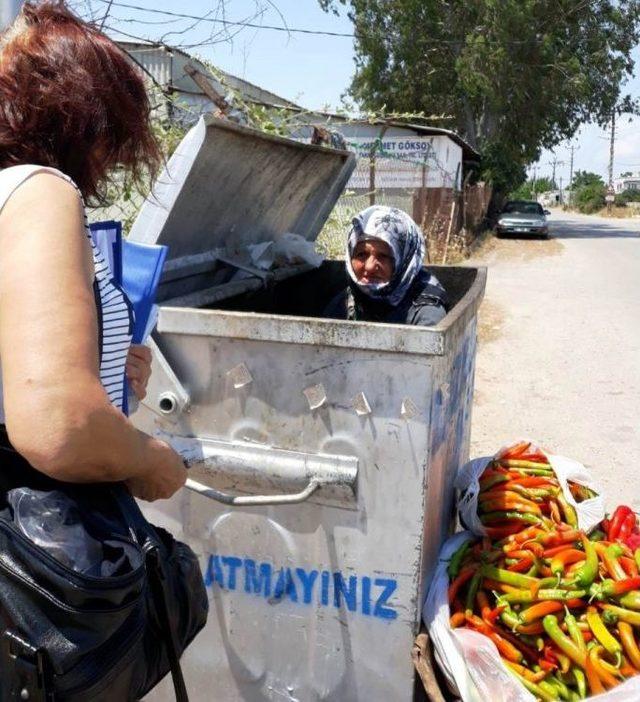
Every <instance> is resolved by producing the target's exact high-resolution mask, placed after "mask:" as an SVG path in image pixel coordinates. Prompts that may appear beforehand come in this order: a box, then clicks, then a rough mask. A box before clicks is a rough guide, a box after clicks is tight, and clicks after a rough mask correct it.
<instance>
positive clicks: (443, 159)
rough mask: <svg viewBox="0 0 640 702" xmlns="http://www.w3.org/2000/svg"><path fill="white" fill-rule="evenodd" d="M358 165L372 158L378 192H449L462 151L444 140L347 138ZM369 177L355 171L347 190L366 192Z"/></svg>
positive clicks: (455, 182)
mask: <svg viewBox="0 0 640 702" xmlns="http://www.w3.org/2000/svg"><path fill="white" fill-rule="evenodd" d="M347 145H348V147H349V149H351V150H352V151H355V152H356V153H357V154H358V158H359V160H361V163H362V162H363V161H364V162H368V160H369V159H370V157H371V155H372V153H374V154H375V158H376V164H375V181H376V182H375V185H376V187H377V188H420V187H428V188H443V187H444V188H446V187H448V188H451V187H457V186H458V178H459V172H460V163H461V153H462V152H461V149H460V147H458V145H457V144H454V143H453V142H452V141H451V140H450V139H449V138H448V137H446V136H429V137H419V136H385V137H383V138H382V139H380V138H377V139H373V138H371V137H365V136H362V137H353V136H350V137H348V138H347ZM369 184H370V173H369V170H368V169H367V168H363V167H359V168H357V169H356V170H355V171H354V173H353V175H352V177H351V181H350V182H349V185H348V187H351V188H355V189H362V188H365V189H366V188H368V187H369Z"/></svg>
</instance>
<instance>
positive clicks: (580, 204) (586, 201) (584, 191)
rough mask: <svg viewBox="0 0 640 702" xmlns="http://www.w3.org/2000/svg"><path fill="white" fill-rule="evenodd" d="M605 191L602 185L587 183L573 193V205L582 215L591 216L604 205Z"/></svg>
mask: <svg viewBox="0 0 640 702" xmlns="http://www.w3.org/2000/svg"><path fill="white" fill-rule="evenodd" d="M606 193H607V189H606V187H605V185H604V183H589V184H588V185H583V186H582V187H580V188H578V189H577V190H576V191H575V192H574V193H573V198H572V200H573V204H574V206H575V207H576V209H577V210H578V211H579V212H582V213H583V214H593V213H594V212H598V211H599V210H601V209H602V208H603V207H604V206H605V205H606V200H605V195H606Z"/></svg>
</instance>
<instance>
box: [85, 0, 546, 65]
mask: <svg viewBox="0 0 640 702" xmlns="http://www.w3.org/2000/svg"><path fill="white" fill-rule="evenodd" d="M99 2H102V3H109V0H99ZM111 4H112V5H113V7H121V8H124V9H127V10H136V11H138V12H148V13H150V14H156V15H164V16H165V17H174V18H176V19H188V20H195V21H197V22H210V23H212V24H222V25H224V26H227V25H228V26H232V27H249V28H252V29H268V30H271V31H274V32H286V33H287V34H312V35H316V36H326V37H342V38H346V39H355V38H357V35H356V34H354V33H351V32H331V31H328V30H319V29H304V28H302V27H286V26H284V27H278V26H277V25H272V24H258V23H256V22H247V21H234V20H226V19H219V18H214V17H207V16H201V15H190V14H186V13H183V12H173V11H171V10H158V9H156V8H152V7H142V6H141V5H132V4H130V3H125V2H117V1H116V0H111ZM127 21H134V22H135V21H137V20H133V19H128V20H127ZM139 23H140V24H145V22H144V21H143V20H139ZM543 41H544V38H543V37H536V38H535V39H510V40H508V41H506V42H504V43H505V44H510V45H514V46H515V45H528V44H540V43H543ZM430 43H431V44H436V45H443V46H446V45H450V44H454V45H458V44H460V39H430ZM194 46H198V44H194ZM522 65H528V64H522Z"/></svg>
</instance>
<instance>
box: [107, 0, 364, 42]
mask: <svg viewBox="0 0 640 702" xmlns="http://www.w3.org/2000/svg"><path fill="white" fill-rule="evenodd" d="M100 2H108V0H100ZM111 4H112V5H113V6H114V7H122V8H125V9H127V10H138V11H140V12H149V13H151V14H156V15H165V16H167V17H176V18H179V19H189V20H196V21H199V22H210V23H212V24H222V25H225V26H227V25H228V26H231V27H250V28H252V29H270V30H272V31H274V32H287V33H291V34H293V33H296V34H316V35H321V36H328V37H346V38H349V39H353V38H354V37H355V35H354V34H351V33H346V32H329V31H321V30H316V29H301V28H294V27H278V26H276V25H271V24H257V23H255V22H235V21H232V20H225V19H218V18H214V17H201V16H199V15H188V14H185V13H182V12H172V11H170V10H156V9H155V8H150V7H141V6H140V5H130V4H128V3H124V2H116V1H115V0H113V1H112V3H111ZM142 24H143V23H142Z"/></svg>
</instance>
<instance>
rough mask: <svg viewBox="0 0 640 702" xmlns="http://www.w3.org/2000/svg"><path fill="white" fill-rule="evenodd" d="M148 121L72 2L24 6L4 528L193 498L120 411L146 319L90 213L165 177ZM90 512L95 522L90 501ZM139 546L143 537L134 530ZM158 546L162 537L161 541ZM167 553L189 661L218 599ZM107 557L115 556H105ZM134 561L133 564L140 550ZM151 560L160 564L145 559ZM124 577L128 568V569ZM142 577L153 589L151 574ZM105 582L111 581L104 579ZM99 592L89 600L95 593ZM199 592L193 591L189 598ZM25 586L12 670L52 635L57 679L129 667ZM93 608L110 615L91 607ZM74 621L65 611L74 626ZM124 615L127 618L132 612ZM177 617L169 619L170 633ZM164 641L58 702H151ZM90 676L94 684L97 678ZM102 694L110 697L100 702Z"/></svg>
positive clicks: (6, 85) (157, 448) (6, 94)
mask: <svg viewBox="0 0 640 702" xmlns="http://www.w3.org/2000/svg"><path fill="white" fill-rule="evenodd" d="M149 114H150V105H149V100H148V97H147V94H146V90H145V86H144V83H143V80H142V78H141V76H140V75H139V73H138V71H137V70H136V68H135V67H134V66H133V65H132V63H131V62H130V61H129V60H128V58H127V57H126V55H125V54H124V53H123V52H122V51H121V50H120V49H119V48H118V47H117V46H116V44H114V43H113V42H112V41H111V40H110V39H109V38H107V37H106V36H104V35H103V34H102V33H100V31H98V30H97V29H96V28H95V27H93V26H91V25H89V24H86V23H84V22H82V21H81V20H80V19H79V18H77V17H76V16H75V15H73V13H71V12H70V11H69V10H68V9H67V8H66V6H65V4H64V2H62V1H61V0H46V1H44V2H27V3H25V5H24V7H23V9H22V12H21V14H20V15H19V17H18V18H17V19H16V21H15V22H14V24H13V25H12V26H11V27H10V28H9V29H7V30H6V31H5V32H4V33H3V34H1V35H0V364H1V370H2V376H1V378H2V384H1V387H0V391H1V394H0V517H1V518H2V519H1V520H0V522H2V523H4V522H3V521H2V520H5V519H7V518H8V519H9V520H10V519H11V511H10V510H9V504H11V505H12V506H13V507H14V510H15V505H14V503H13V502H11V497H10V494H9V493H10V491H13V490H14V489H16V488H18V489H21V488H28V489H29V490H32V491H34V492H35V491H43V490H44V491H49V492H47V494H52V492H55V491H59V492H61V493H62V494H64V495H69V494H72V495H74V496H77V495H80V496H87V497H86V499H87V502H86V503H83V504H84V505H85V513H88V514H89V515H90V516H91V515H93V514H96V515H98V516H100V515H102V516H104V515H103V511H104V510H106V509H107V505H109V504H111V503H109V499H110V498H109V496H110V495H116V493H117V495H125V502H126V504H127V505H129V507H132V509H133V511H135V510H136V509H137V508H136V507H135V503H134V502H133V500H132V499H131V495H133V496H135V497H139V498H142V499H145V500H156V499H159V498H168V497H170V496H171V495H173V494H174V493H175V492H176V491H177V490H178V489H179V488H180V487H182V485H183V484H184V482H185V479H186V469H185V466H184V463H183V461H182V459H181V458H180V456H179V455H178V454H177V453H176V452H175V451H174V450H173V449H172V448H171V447H170V446H169V445H168V444H167V443H165V442H163V441H160V440H159V439H156V438H153V437H151V436H148V435H146V434H144V433H142V432H140V431H138V430H137V429H136V428H135V427H134V426H133V425H132V424H131V423H130V421H129V420H128V419H127V417H126V416H125V415H124V414H123V412H122V411H121V408H122V389H123V384H124V377H125V372H126V371H125V367H126V365H127V356H128V354H129V361H131V356H130V352H129V347H130V343H131V330H132V314H131V311H130V304H129V302H128V300H127V299H126V296H125V295H124V293H123V291H122V290H121V289H120V288H119V287H117V286H116V285H115V283H114V282H113V280H112V277H111V273H110V271H109V268H108V265H107V264H106V263H105V261H104V259H103V258H102V256H101V254H100V253H99V251H98V250H97V249H96V248H94V247H93V244H92V242H91V238H90V236H89V234H88V228H87V225H86V217H85V212H84V202H85V201H93V202H100V201H103V200H104V193H105V189H106V185H107V184H108V178H109V174H110V172H112V171H113V169H115V168H118V169H120V170H128V171H129V172H130V174H131V176H132V177H133V178H134V179H140V178H141V177H142V176H143V175H144V176H147V175H149V174H151V175H153V174H154V173H155V171H156V169H157V166H158V164H159V161H160V151H159V148H158V145H157V143H156V141H155V139H154V137H153V134H152V131H151V126H150V121H149ZM148 365H149V358H148V356H145V355H144V354H142V355H140V353H138V362H137V363H130V364H129V366H130V367H129V371H128V374H129V377H130V380H131V381H132V382H131V384H132V386H133V389H134V390H136V391H137V394H139V395H142V394H144V386H145V384H146V379H147V369H146V366H148ZM123 484H124V485H126V486H127V487H128V490H129V492H127V491H126V490H125V488H123V487H122V485H123ZM92 486H93V487H92ZM119 491H120V492H119ZM129 493H130V494H129ZM8 495H9V497H7V496H8ZM82 499H85V498H84V497H82ZM114 499H115V498H114ZM118 499H119V498H118ZM76 503H77V505H79V506H82V505H80V500H76ZM118 504H119V503H118ZM86 505H91V507H90V508H89V507H87V506H86ZM103 508H104V509H103ZM105 513H106V512H105ZM137 514H138V515H139V512H138V513H137ZM120 516H122V515H120ZM97 518H98V517H96V519H97ZM100 518H102V517H100ZM13 519H14V520H15V514H14V516H13ZM135 519H138V517H137V516H136V517H135ZM139 520H142V521H140V522H139V523H140V524H142V526H141V527H140V529H141V530H144V529H146V528H147V527H150V525H148V523H146V522H145V521H144V520H143V518H142V516H141V515H139ZM136 525H138V522H136ZM145 525H146V526H145ZM125 527H126V523H125ZM3 528H4V527H3ZM136 528H138V526H136ZM150 529H153V527H150ZM2 533H3V534H4V532H2ZM10 533H13V532H10ZM124 533H125V535H126V534H129V533H132V532H131V530H130V529H129V531H127V529H126V528H125V529H124ZM141 533H142V532H141ZM144 533H147V532H144ZM153 534H154V535H155V537H154V538H156V537H158V532H153ZM2 538H3V539H4V540H2V541H0V560H2V561H4V560H5V555H4V554H5V553H6V552H7V549H9V548H10V547H11V537H10V538H9V539H6V538H4V537H2ZM158 538H160V541H161V542H162V543H163V544H164V546H163V548H164V551H163V553H164V554H165V555H166V554H169V557H170V558H174V559H175V563H174V561H172V563H173V565H172V566H171V568H173V569H174V571H175V573H177V575H176V577H175V578H174V580H173V581H171V584H170V589H171V588H172V591H173V592H174V596H173V602H172V601H170V602H169V603H168V604H166V603H165V605H164V609H163V610H158V611H165V612H168V614H167V616H166V617H164V618H165V619H167V618H173V621H174V623H175V622H176V621H177V622H178V625H179V638H180V641H179V644H180V647H179V648H180V650H178V652H177V653H178V654H179V653H180V652H181V650H182V648H183V647H184V645H186V643H188V641H189V640H190V639H191V638H192V637H193V636H194V635H195V633H196V632H197V630H198V629H199V628H200V627H201V626H203V625H204V619H205V618H206V609H207V602H206V595H205V593H204V588H203V586H202V578H201V575H200V573H199V569H198V565H197V560H196V559H195V556H194V555H193V554H192V553H191V552H190V551H189V550H188V549H187V547H185V546H184V545H180V544H176V542H173V540H172V539H171V537H170V536H169V535H165V536H162V537H158ZM16 539H17V542H18V543H19V544H24V541H23V540H21V539H20V538H18V537H16ZM104 543H105V544H106V543H108V542H106V541H105V542H104ZM138 543H139V541H138ZM171 544H173V546H171ZM20 548H25V547H24V545H22V546H20ZM110 548H111V547H110ZM154 548H156V547H155V546H154ZM106 552H107V547H106V545H105V546H104V549H103V554H104V553H106ZM174 552H175V553H179V554H180V556H179V558H178V556H171V553H174ZM123 553H124V555H123V558H125V560H126V558H127V557H128V556H127V553H128V551H127V549H126V548H125V549H124V552H123ZM136 553H138V554H140V553H148V552H147V551H145V550H144V549H142V550H139V551H137V552H136ZM103 557H105V558H106V556H103ZM35 562H43V563H45V564H46V565H47V568H49V570H51V569H52V568H53V571H54V572H56V573H59V572H60V571H59V567H58V566H55V567H54V566H52V565H51V562H50V559H48V558H47V557H46V556H45V557H42V556H37V558H35V560H34V563H35ZM103 563H104V562H103ZM27 567H28V566H27ZM114 567H115V568H121V567H122V566H121V564H120V565H119V564H118V563H116V564H115V565H114ZM132 568H133V566H132ZM133 570H134V571H135V572H138V573H139V572H140V566H137V570H136V569H135V568H133ZM100 572H101V573H102V576H100V577H103V576H104V572H103V571H100ZM100 572H99V573H98V575H100ZM110 572H112V571H110ZM167 573H168V571H165V576H164V577H165V580H166V579H167V577H169V579H171V578H170V575H171V573H170V572H169V576H168V575H167ZM34 577H35V576H34ZM74 577H75V576H72V575H69V576H68V577H67V578H65V579H63V581H62V582H59V581H56V582H57V583H58V584H57V585H56V587H59V588H63V589H64V587H66V586H65V581H67V582H71V583H72V584H73V586H72V588H71V591H70V592H71V593H72V594H71V595H69V598H70V599H75V598H77V595H76V594H75V593H80V592H81V591H82V590H81V588H80V587H79V586H78V584H77V582H78V581H76V580H75V579H74ZM92 577H93V575H92ZM96 577H97V576H96ZM131 577H133V576H130V578H131ZM149 577H150V576H149ZM181 578H182V580H181ZM190 578H191V579H190ZM36 580H37V578H36ZM91 582H93V581H90V580H89V581H88V583H89V584H88V585H87V588H88V590H87V591H88V592H91V591H92V590H91V588H95V587H96V585H95V583H94V584H93V585H91ZM117 582H121V580H118V581H117ZM127 582H129V581H127ZM185 582H189V586H184V583H185ZM25 586H26V583H25V581H24V579H21V578H18V579H17V580H16V579H12V578H11V577H8V576H7V573H6V572H5V569H4V568H3V569H0V638H2V641H0V652H1V654H2V655H3V656H4V653H5V640H4V637H5V636H6V634H7V631H6V627H8V625H12V626H14V627H17V629H18V630H20V629H21V627H22V628H24V629H28V628H29V627H30V626H31V628H32V629H33V627H34V626H35V624H34V622H36V623H37V627H36V629H37V631H36V633H35V634H34V638H35V642H33V644H32V645H33V648H34V649H36V648H39V646H44V648H45V653H48V654H50V658H51V660H52V661H53V663H54V668H56V666H57V668H56V669H55V673H56V674H57V675H59V676H63V678H64V675H66V674H67V671H66V666H67V665H70V664H68V663H67V662H65V661H68V660H71V659H68V658H65V656H69V655H71V656H72V660H74V661H76V660H77V655H78V653H80V654H83V653H84V649H85V648H87V647H89V649H90V650H94V649H95V650H103V649H104V653H103V655H101V656H99V658H98V659H96V660H94V661H93V663H92V665H93V666H94V669H93V670H94V675H95V674H96V670H102V669H100V665H106V664H107V661H109V660H110V658H113V657H114V656H117V651H116V650H112V647H111V643H112V641H115V639H112V638H109V636H107V634H106V633H105V634H104V641H102V642H101V643H100V646H101V647H102V648H96V646H98V643H97V641H98V639H100V636H101V632H100V631H99V629H100V626H99V625H98V624H96V623H95V621H93V620H94V619H95V618H94V617H87V618H85V619H84V620H82V621H83V622H84V624H82V623H80V624H74V625H73V626H72V627H71V628H70V629H68V630H64V627H65V625H66V624H65V622H67V621H70V620H69V619H68V617H71V616H72V615H71V614H69V615H68V617H67V616H66V615H64V616H63V615H56V616H58V619H55V617H53V615H52V614H51V612H50V611H49V609H48V608H50V607H53V604H52V602H54V601H56V602H57V601H59V598H60V597H61V595H60V594H59V593H58V594H57V595H56V596H55V597H53V599H52V598H51V597H49V598H47V601H46V602H45V603H44V604H42V602H40V601H39V600H38V594H37V592H40V591H41V590H38V591H37V592H36V593H35V594H31V595H28V599H27V600H26V605H24V606H25V607H26V613H25V609H24V608H23V609H19V608H18V604H19V603H17V600H16V597H15V596H12V595H11V594H10V593H11V592H14V591H17V590H16V588H20V587H22V588H24V587H25ZM105 587H106V590H104V592H105V593H109V592H117V590H116V591H114V590H113V588H114V587H115V585H108V586H105ZM140 587H142V588H143V592H145V593H146V592H148V591H149V588H148V587H146V586H140ZM11 588H14V590H11ZM110 588H111V589H110ZM150 589H151V590H153V587H151V588H150ZM19 592H20V593H21V592H22V590H19ZM30 592H32V591H30ZM101 592H102V591H101ZM8 593H9V594H8ZM178 593H180V594H178ZM104 596H105V597H106V595H104ZM96 597H97V595H96ZM145 597H146V595H145ZM29 598H31V599H29ZM56 598H58V599H56ZM192 598H195V599H197V602H196V603H195V604H194V605H193V608H192V609H191V610H190V611H187V616H186V617H183V620H184V621H185V622H186V623H184V626H183V624H182V623H180V618H179V617H180V613H178V615H175V612H174V608H175V606H176V601H178V602H185V601H186V602H188V604H187V605H185V606H186V607H187V608H188V607H190V606H191V602H190V599H192ZM138 600H140V597H138ZM87 602H88V606H90V607H91V606H93V607H94V609H95V611H96V612H97V611H98V610H97V609H96V608H95V603H94V604H92V602H93V600H92V599H91V597H89V599H88V600H87ZM127 602H129V600H127ZM136 602H137V600H136ZM140 602H141V603H140V605H139V606H140V608H141V609H139V610H136V612H138V614H139V616H140V617H142V618H143V620H144V618H145V617H146V618H149V617H151V619H152V620H153V618H154V617H155V616H156V615H155V614H151V615H149V614H145V613H146V612H149V611H151V610H152V609H153V606H154V605H153V603H152V602H148V601H147V600H145V599H142V600H141V601H140ZM74 604H75V603H74ZM134 604H135V602H134ZM56 606H57V605H56ZM65 606H67V605H65V599H64V597H63V598H62V604H60V605H59V608H62V610H61V611H63V612H64V611H65V610H64V607H65ZM119 606H120V605H119ZM128 606H133V605H131V603H129V605H128ZM137 606H138V605H136V607H137ZM12 608H14V609H12ZM38 608H39V609H38ZM56 611H58V610H56ZM69 611H70V612H71V611H72V610H69ZM118 611H120V612H121V611H123V610H122V606H120V609H119V610H118ZM38 612H39V613H40V614H38ZM194 612H196V614H194ZM174 615H175V616H174ZM163 616H164V615H158V617H160V619H162V617H163ZM52 617H53V618H52ZM41 620H42V621H41ZM106 621H107V622H111V621H112V620H111V619H107V620H106ZM43 622H44V623H43ZM92 626H93V629H92ZM158 626H160V625H158V624H153V625H147V628H143V629H142V630H141V632H142V633H140V634H136V635H137V636H138V639H136V643H135V644H134V643H133V640H132V639H131V640H130V639H127V645H126V647H125V648H126V649H127V656H128V658H129V667H130V668H128V669H126V670H127V671H129V672H126V671H125V673H121V674H120V677H118V683H117V685H116V683H115V682H114V680H115V677H110V676H114V675H115V673H105V674H102V673H101V674H100V675H99V676H98V677H100V678H101V680H100V681H97V682H93V683H91V684H92V685H94V687H92V688H91V690H90V691H88V690H89V688H86V690H85V688H82V694H80V692H77V693H74V694H76V696H75V697H73V696H72V697H69V698H68V697H67V696H66V693H60V689H62V687H64V686H69V685H72V683H71V682H64V680H63V678H61V680H62V682H60V683H59V684H60V685H61V686H62V687H61V688H59V687H55V693H56V694H55V698H56V699H60V700H66V699H73V700H76V699H87V700H88V699H91V700H94V699H95V700H98V699H99V700H114V699H119V700H120V699H121V700H128V699H134V697H135V696H136V695H138V694H142V693H144V692H146V690H148V689H149V687H150V686H152V685H153V684H155V682H157V679H158V677H161V676H162V675H164V674H165V673H166V672H167V670H168V665H169V664H168V662H167V660H171V655H169V656H167V654H165V653H164V652H163V651H162V646H161V644H162V636H161V634H162V630H161V629H158ZM132 627H133V624H132V625H131V626H130V627H129V626H128V625H127V626H125V627H124V629H123V631H124V632H125V634H126V636H129V637H131V636H133V634H135V632H136V631H137V630H136V629H132ZM165 628H166V627H165ZM3 629H4V631H3ZM19 633H20V631H19ZM23 634H24V632H23V633H22V634H20V635H21V636H22V638H25V636H24V635H23ZM89 634H91V636H93V637H94V639H91V641H93V643H91V644H88V643H87V637H89ZM125 634H122V636H124V635H125ZM69 636H70V637H71V640H70V639H69V638H68V637H69ZM74 636H77V637H78V640H77V641H75V640H74V639H73V637H74ZM118 636H121V635H120V634H118ZM83 637H84V638H83ZM12 640H14V641H15V639H12ZM56 641H57V643H56ZM83 642H84V643H83ZM12 646H13V644H12ZM91 647H93V648H91ZM174 649H175V647H174ZM7 650H8V649H7ZM12 650H13V649H12ZM139 650H142V651H143V654H140V659H139V662H138V665H134V664H132V663H131V662H130V659H131V654H132V653H133V652H135V651H139ZM56 656H58V658H56ZM74 656H75V658H74ZM154 656H155V658H154ZM173 658H174V659H175V658H176V651H175V650H174V655H173ZM56 661H58V662H57V663H56ZM140 661H141V662H140ZM152 661H154V662H153V663H152ZM2 666H4V668H3V669H0V698H1V699H9V698H11V699H13V698H14V696H15V695H17V696H16V697H15V698H16V699H17V698H20V696H22V698H23V699H26V698H27V697H29V695H30V694H31V693H30V691H29V689H28V686H27V684H26V683H25V688H24V689H22V691H21V688H20V685H22V682H20V680H18V682H17V683H16V682H15V681H14V680H10V681H9V682H5V681H4V679H3V675H6V674H7V670H6V669H7V660H6V659H3V660H2V661H0V668H2ZM96 666H98V668H96ZM151 668H153V671H152V672H149V670H150V669H151ZM83 669H86V670H91V668H90V667H87V666H86V665H85V667H84V668H83ZM16 670H17V668H16ZM75 670H76V669H73V670H71V672H69V673H68V674H69V675H71V674H73V675H76V678H74V680H76V682H74V683H73V685H77V684H78V683H77V676H78V675H79V673H78V672H74V671H75ZM172 670H173V666H172ZM123 676H124V677H123ZM127 676H128V677H127ZM125 678H126V679H125ZM3 684H4V685H5V687H3ZM14 684H16V685H18V687H17V688H15V690H14V688H13V687H11V686H12V685H14ZM56 685H58V683H56ZM100 685H102V686H103V688H104V686H105V685H107V686H108V687H107V689H102V691H101V693H100V694H98V693H97V692H96V690H97V689H98V687H99V686H100ZM113 685H116V687H115V688H113V687H112V686H113ZM96 686H98V687H96ZM76 689H78V688H76ZM16 690H17V692H16ZM25 694H26V695H27V697H25V696H24V695H25ZM78 695H80V696H78ZM29 698H31V697H29ZM46 698H47V699H49V696H47V697H46ZM43 699H44V696H43ZM182 699H184V698H182Z"/></svg>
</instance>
